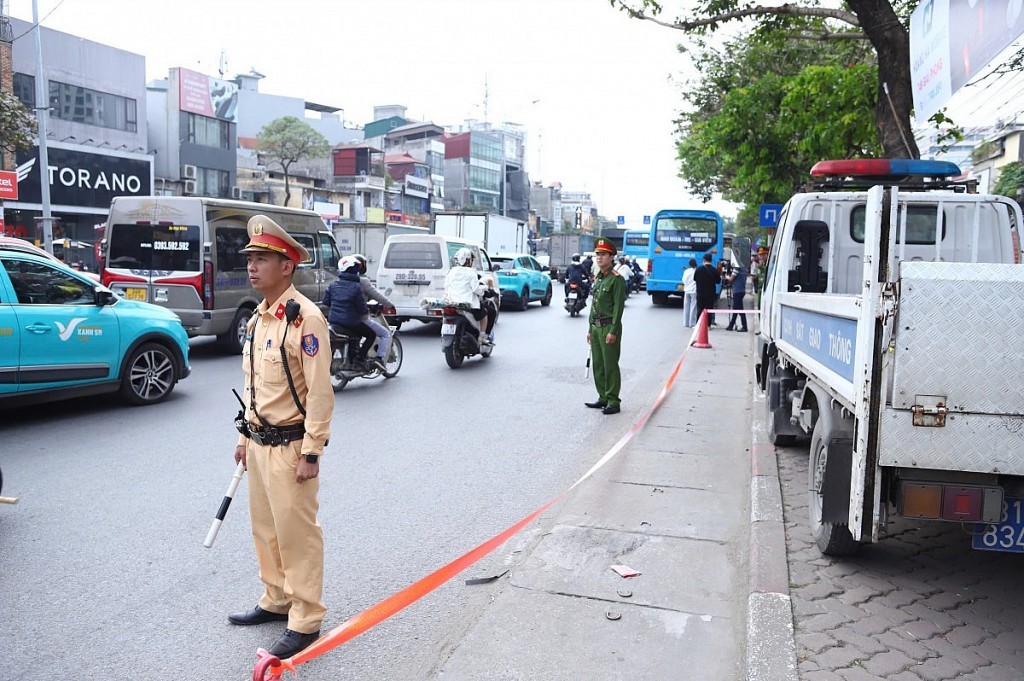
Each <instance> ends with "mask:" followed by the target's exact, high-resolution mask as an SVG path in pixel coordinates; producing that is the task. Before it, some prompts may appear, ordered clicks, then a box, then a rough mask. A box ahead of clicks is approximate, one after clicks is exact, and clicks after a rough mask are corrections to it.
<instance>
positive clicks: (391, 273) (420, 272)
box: [377, 234, 498, 324]
mask: <svg viewBox="0 0 1024 681" xmlns="http://www.w3.org/2000/svg"><path fill="white" fill-rule="evenodd" d="M462 247H466V248H469V249H471V250H472V251H473V256H474V257H473V267H475V268H476V269H478V270H480V272H481V274H482V275H483V276H484V277H485V278H488V279H490V280H491V281H493V282H494V287H495V289H497V288H498V280H497V278H496V277H495V276H494V273H493V266H492V265H491V259H490V257H488V255H487V252H486V251H485V250H484V249H483V246H481V245H480V244H479V243H477V242H475V241H469V240H467V239H459V238H456V237H451V236H442V235H439V234H393V235H391V236H389V237H388V238H387V241H385V242H384V252H383V253H382V254H381V257H380V264H379V265H378V267H377V288H378V289H380V290H381V291H382V292H383V293H384V295H386V296H387V297H388V298H389V299H390V300H391V302H392V303H394V304H395V309H396V312H397V314H396V321H397V323H398V324H401V323H402V322H404V321H406V320H409V319H418V320H419V321H421V322H431V321H440V320H441V310H424V309H423V308H421V307H420V301H421V300H422V299H423V298H443V297H444V278H445V277H446V276H447V275H448V270H450V269H451V267H452V256H454V255H455V251H457V250H459V249H460V248H462Z"/></svg>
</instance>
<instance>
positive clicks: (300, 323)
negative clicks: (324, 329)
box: [294, 315, 302, 329]
mask: <svg viewBox="0 0 1024 681" xmlns="http://www.w3.org/2000/svg"><path fill="white" fill-rule="evenodd" d="M294 324H295V328H296V329H297V328H299V327H300V326H302V315H299V316H298V317H296V318H295V322H294Z"/></svg>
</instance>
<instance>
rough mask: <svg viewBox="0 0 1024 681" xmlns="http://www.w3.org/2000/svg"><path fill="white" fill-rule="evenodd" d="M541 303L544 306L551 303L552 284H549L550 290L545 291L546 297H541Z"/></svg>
mask: <svg viewBox="0 0 1024 681" xmlns="http://www.w3.org/2000/svg"><path fill="white" fill-rule="evenodd" d="M540 304H541V305H542V306H543V307H547V306H548V305H550V304H551V284H548V290H547V291H545V292H544V297H543V298H541V299H540Z"/></svg>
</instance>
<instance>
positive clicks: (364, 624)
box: [253, 350, 686, 679]
mask: <svg viewBox="0 0 1024 681" xmlns="http://www.w3.org/2000/svg"><path fill="white" fill-rule="evenodd" d="M685 357H686V352H685V350H684V352H683V354H682V355H681V356H680V357H679V361H678V362H676V365H675V368H674V369H673V370H672V373H671V374H670V375H669V378H668V381H666V383H665V385H664V387H662V389H661V392H659V393H658V396H657V398H655V400H654V403H653V404H652V405H651V408H650V409H648V410H647V412H645V413H644V414H643V415H641V416H640V418H638V419H637V420H636V421H635V422H634V423H633V425H632V426H630V428H629V430H627V431H626V432H625V434H623V436H622V437H621V438H619V440H618V442H616V443H615V444H614V445H612V448H611V449H609V450H608V452H607V453H606V454H605V455H604V456H602V457H601V458H600V460H598V462H597V463H595V464H594V465H593V466H592V467H591V468H590V470H588V471H587V472H586V473H584V474H583V476H582V477H581V478H580V479H579V480H577V481H576V482H574V483H573V484H572V486H571V487H569V488H568V489H567V490H566V491H564V492H562V493H561V494H559V495H558V496H556V497H555V498H553V499H552V500H551V501H549V502H547V503H546V504H544V505H543V506H541V507H540V508H538V509H537V510H536V511H534V512H533V513H531V514H530V515H528V516H526V517H525V518H523V519H522V520H520V521H519V522H517V523H516V524H515V525H512V526H511V527H509V528H508V529H506V530H505V531H503V532H501V533H500V534H498V535H496V536H494V537H491V538H490V539H488V540H487V541H485V542H484V543H482V544H480V545H479V546H477V547H476V548H474V549H471V550H470V551H468V552H467V553H465V554H463V555H461V556H459V557H458V558H456V559H455V560H453V561H452V562H450V563H448V564H447V565H445V566H444V567H442V568H439V569H438V570H435V571H434V572H432V573H430V574H429V575H427V576H426V577H424V578H423V579H421V580H419V581H418V582H415V583H413V584H410V585H409V586H407V587H405V588H404V589H402V590H401V591H399V592H398V593H396V594H394V595H392V596H389V597H388V598H385V599H384V600H383V601H381V602H379V603H377V604H376V605H373V606H370V607H369V608H367V609H366V610H364V611H362V612H361V613H359V614H358V615H353V616H352V617H350V618H349V619H347V620H346V621H345V622H343V623H342V624H340V625H338V626H337V627H335V628H334V629H332V630H331V631H329V632H327V633H326V634H324V635H323V636H321V637H320V638H318V639H317V640H316V641H314V642H313V644H312V645H311V646H309V647H308V648H306V649H305V650H303V651H301V652H299V653H297V654H296V655H294V656H292V657H290V658H288V659H286V660H281V663H280V666H277V665H274V666H271V667H270V670H269V671H270V674H271V676H270V678H271V679H278V678H280V675H281V673H282V671H283V670H284V669H287V670H288V671H290V672H292V673H295V668H296V667H298V666H299V665H300V664H303V663H305V662H309V661H310V660H312V659H315V658H317V657H320V656H321V655H323V654H324V653H326V652H329V651H331V650H334V649H335V648H337V647H338V646H340V645H342V644H343V643H345V642H346V641H350V640H352V639H353V638H355V637H356V636H358V635H359V634H362V633H364V632H366V631H367V630H369V629H371V628H372V627H375V626H376V625H378V624H380V623H381V622H383V621H384V620H386V619H388V618H389V617H391V616H392V615H394V614H395V613H397V612H399V611H400V610H403V609H405V608H407V607H408V606H410V605H412V604H413V603H415V602H416V601H418V600H419V599H421V598H423V597H424V596H426V595H427V594H428V593H430V592H431V591H433V590H434V589H436V588H438V587H439V586H441V585H442V584H444V583H445V582H447V581H448V580H450V579H451V578H452V577H454V576H455V575H457V574H459V573H460V572H462V571H463V570H465V569H466V568H468V567H469V566H471V565H473V564H474V563H476V562H477V561H478V560H480V559H481V558H483V557H484V556H486V555H487V554H488V553H490V552H491V551H493V550H494V549H496V548H497V547H499V546H501V545H502V544H504V543H505V542H506V541H508V540H509V539H510V538H511V537H512V536H513V535H515V534H516V533H517V532H519V530H521V529H523V528H524V527H526V526H527V525H529V524H530V523H531V522H533V521H534V520H535V519H536V518H537V517H538V516H539V515H540V514H541V513H543V512H544V511H546V510H548V509H549V508H551V506H552V505H553V504H554V503H555V502H557V501H558V500H559V499H561V498H562V497H564V496H565V495H566V494H568V493H569V492H570V491H571V490H573V489H574V488H575V487H576V486H577V485H579V484H580V483H582V482H583V481H584V480H586V479H588V478H589V477H590V476H592V475H593V474H594V473H596V472H597V471H598V469H600V468H601V467H602V466H604V465H605V464H606V463H608V461H610V460H611V459H612V457H614V456H615V455H616V454H618V453H619V452H620V451H621V450H622V448H623V447H625V446H626V443H628V442H629V441H630V440H631V439H632V438H633V436H634V435H636V434H637V432H639V431H640V429H641V428H643V426H644V425H645V424H646V423H647V421H648V419H650V417H651V416H652V415H653V414H654V412H656V411H657V410H658V408H659V407H660V406H661V404H662V402H664V401H665V397H666V396H667V395H668V393H669V390H671V388H672V384H673V383H675V381H676V377H677V376H678V375H679V370H680V369H681V368H682V366H683V359H684V358H685ZM257 666H258V665H257ZM253 672H254V677H255V675H256V673H255V670H253Z"/></svg>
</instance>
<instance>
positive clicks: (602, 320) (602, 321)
mask: <svg viewBox="0 0 1024 681" xmlns="http://www.w3.org/2000/svg"><path fill="white" fill-rule="evenodd" d="M590 323H591V324H592V325H594V326H596V327H597V328H599V329H600V328H603V327H605V326H611V325H612V318H611V317H597V318H595V319H591V320H590Z"/></svg>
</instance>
